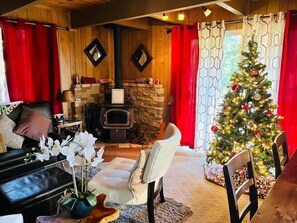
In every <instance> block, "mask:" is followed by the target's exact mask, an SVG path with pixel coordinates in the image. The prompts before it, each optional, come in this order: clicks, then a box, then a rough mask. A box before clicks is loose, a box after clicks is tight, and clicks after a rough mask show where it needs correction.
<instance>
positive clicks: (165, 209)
mask: <svg viewBox="0 0 297 223" xmlns="http://www.w3.org/2000/svg"><path fill="white" fill-rule="evenodd" d="M66 169H67V168H66ZM100 170H101V168H100V167H90V168H89V171H88V179H89V180H90V179H91V178H92V177H93V176H94V175H95V174H96V173H98V172H99V171H100ZM75 175H76V177H77V178H80V177H81V172H80V170H77V171H76V173H75ZM107 200H108V198H107ZM165 200H166V201H165V202H164V203H160V202H159V201H160V199H159V197H157V198H156V199H155V209H154V214H155V222H162V223H167V222H168V223H169V222H170V223H183V222H185V221H186V220H187V219H188V218H189V217H191V216H192V214H193V212H192V210H191V208H190V207H188V206H186V205H184V204H183V203H180V202H177V201H175V200H174V199H172V198H165ZM106 206H108V207H113V208H117V209H119V211H120V217H119V218H118V219H117V220H115V221H112V222H113V223H130V222H131V223H144V222H148V215H147V205H146V204H142V205H120V204H115V203H112V202H106Z"/></svg>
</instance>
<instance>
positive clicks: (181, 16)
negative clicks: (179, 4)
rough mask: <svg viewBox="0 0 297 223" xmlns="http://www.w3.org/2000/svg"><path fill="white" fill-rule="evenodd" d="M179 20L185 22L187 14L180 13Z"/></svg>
mask: <svg viewBox="0 0 297 223" xmlns="http://www.w3.org/2000/svg"><path fill="white" fill-rule="evenodd" d="M177 19H178V20H179V21H184V20H185V13H184V11H180V12H179V13H178V16H177Z"/></svg>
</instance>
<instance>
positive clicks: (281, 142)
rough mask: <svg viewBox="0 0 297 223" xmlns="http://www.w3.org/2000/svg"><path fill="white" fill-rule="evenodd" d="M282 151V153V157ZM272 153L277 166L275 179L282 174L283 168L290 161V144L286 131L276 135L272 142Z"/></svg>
mask: <svg viewBox="0 0 297 223" xmlns="http://www.w3.org/2000/svg"><path fill="white" fill-rule="evenodd" d="M280 152H281V153H282V156H281V157H280ZM272 153H273V159H274V166H275V179H277V178H278V177H279V175H280V174H281V172H282V169H283V168H284V167H285V166H286V165H287V163H288V162H289V154H288V144H287V137H286V133H285V132H282V133H280V134H279V135H277V136H276V137H275V139H274V142H273V144H272Z"/></svg>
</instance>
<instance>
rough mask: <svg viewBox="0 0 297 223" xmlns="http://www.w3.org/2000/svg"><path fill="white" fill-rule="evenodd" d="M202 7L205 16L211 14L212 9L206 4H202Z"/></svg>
mask: <svg viewBox="0 0 297 223" xmlns="http://www.w3.org/2000/svg"><path fill="white" fill-rule="evenodd" d="M201 9H202V11H203V13H204V15H205V17H207V16H209V15H210V14H211V10H210V9H208V8H206V7H205V6H202V7H201Z"/></svg>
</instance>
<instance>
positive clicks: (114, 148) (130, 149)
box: [94, 142, 151, 162]
mask: <svg viewBox="0 0 297 223" xmlns="http://www.w3.org/2000/svg"><path fill="white" fill-rule="evenodd" d="M94 147H95V149H100V148H101V147H104V154H103V159H104V162H109V161H111V160H112V159H113V158H115V157H124V158H129V159H135V160H136V159H137V158H138V156H139V153H140V150H142V149H148V148H150V147H151V146H150V145H144V146H142V145H137V144H130V143H123V144H115V143H112V144H111V143H101V142H100V143H96V144H95V146H94Z"/></svg>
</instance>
